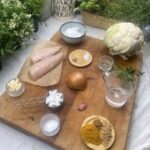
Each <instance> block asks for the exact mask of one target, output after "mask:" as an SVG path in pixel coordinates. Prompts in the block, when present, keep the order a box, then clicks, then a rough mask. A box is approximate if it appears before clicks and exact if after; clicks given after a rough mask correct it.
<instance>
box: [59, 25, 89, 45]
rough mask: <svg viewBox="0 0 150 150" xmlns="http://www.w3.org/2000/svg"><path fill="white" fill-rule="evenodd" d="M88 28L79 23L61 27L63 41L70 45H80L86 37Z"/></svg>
mask: <svg viewBox="0 0 150 150" xmlns="http://www.w3.org/2000/svg"><path fill="white" fill-rule="evenodd" d="M86 31H87V29H86V26H85V25H84V24H82V23H79V22H66V23H64V24H63V25H62V26H61V27H60V33H61V37H62V38H63V40H64V41H65V42H67V43H70V44H77V43H80V42H81V41H82V40H83V39H84V37H85V35H86Z"/></svg>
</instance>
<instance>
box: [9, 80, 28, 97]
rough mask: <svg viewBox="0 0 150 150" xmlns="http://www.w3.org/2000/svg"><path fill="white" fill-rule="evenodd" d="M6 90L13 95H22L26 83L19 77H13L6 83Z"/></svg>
mask: <svg viewBox="0 0 150 150" xmlns="http://www.w3.org/2000/svg"><path fill="white" fill-rule="evenodd" d="M6 91H7V93H8V95H9V96H11V97H18V96H21V95H22V94H23V93H24V91H25V86H24V83H23V82H22V81H21V80H20V79H18V78H15V79H11V80H9V81H8V82H7V84H6Z"/></svg>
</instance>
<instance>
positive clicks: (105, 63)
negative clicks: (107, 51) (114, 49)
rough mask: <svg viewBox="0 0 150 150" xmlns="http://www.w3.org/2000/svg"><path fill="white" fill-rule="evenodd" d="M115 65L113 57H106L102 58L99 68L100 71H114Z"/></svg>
mask: <svg viewBox="0 0 150 150" xmlns="http://www.w3.org/2000/svg"><path fill="white" fill-rule="evenodd" d="M113 63H114V61H113V59H112V57H110V56H106V55H104V56H101V57H100V59H99V64H98V67H99V69H100V70H102V71H104V72H108V71H110V70H111V69H112V66H113Z"/></svg>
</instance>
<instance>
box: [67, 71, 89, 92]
mask: <svg viewBox="0 0 150 150" xmlns="http://www.w3.org/2000/svg"><path fill="white" fill-rule="evenodd" d="M67 85H68V86H69V88H71V89H77V90H83V89H85V88H86V86H87V76H86V75H85V74H84V73H82V72H78V71H77V72H72V73H71V74H69V76H68V79H67Z"/></svg>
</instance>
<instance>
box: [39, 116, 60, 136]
mask: <svg viewBox="0 0 150 150" xmlns="http://www.w3.org/2000/svg"><path fill="white" fill-rule="evenodd" d="M40 128H41V132H42V133H43V134H44V135H46V136H54V135H56V134H57V133H58V132H59V130H60V119H59V117H58V116H57V115H55V114H52V113H49V114H46V115H44V116H43V117H42V118H41V120H40Z"/></svg>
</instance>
